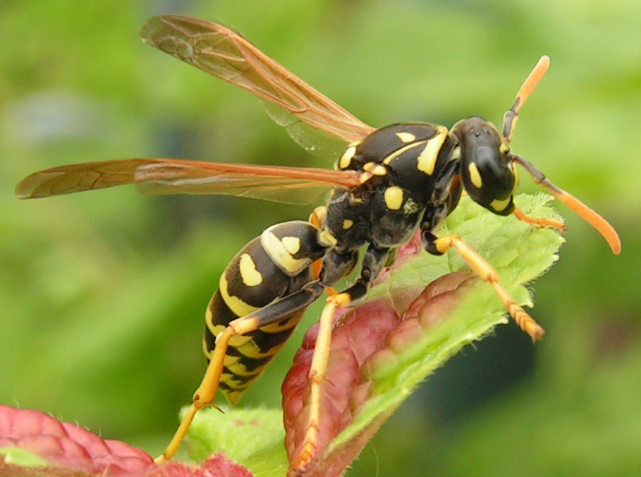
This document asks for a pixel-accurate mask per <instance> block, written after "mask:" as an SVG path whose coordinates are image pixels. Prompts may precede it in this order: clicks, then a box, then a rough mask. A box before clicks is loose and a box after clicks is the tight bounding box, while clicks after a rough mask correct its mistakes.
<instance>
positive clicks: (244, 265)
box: [239, 253, 263, 287]
mask: <svg viewBox="0 0 641 477" xmlns="http://www.w3.org/2000/svg"><path fill="white" fill-rule="evenodd" d="M239 269H240V277H241V278H242V279H243V283H244V284H245V285H247V286H248V287H255V286H256V285H260V284H261V283H263V275H262V274H261V273H260V272H259V271H258V270H256V264H255V263H254V259H253V258H252V257H251V255H249V254H248V253H243V254H242V255H241V256H240V264H239Z"/></svg>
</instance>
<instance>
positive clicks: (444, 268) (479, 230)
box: [191, 194, 564, 475]
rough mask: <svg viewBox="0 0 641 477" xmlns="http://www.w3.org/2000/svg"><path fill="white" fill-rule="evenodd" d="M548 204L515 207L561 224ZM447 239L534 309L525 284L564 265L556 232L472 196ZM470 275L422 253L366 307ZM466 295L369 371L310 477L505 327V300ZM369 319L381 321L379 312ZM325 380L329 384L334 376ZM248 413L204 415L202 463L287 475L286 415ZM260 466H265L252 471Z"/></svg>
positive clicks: (485, 288)
mask: <svg viewBox="0 0 641 477" xmlns="http://www.w3.org/2000/svg"><path fill="white" fill-rule="evenodd" d="M550 200H552V198H551V197H550V196H548V195H545V194H539V195H536V196H529V195H520V196H518V197H517V199H516V202H517V205H518V207H520V208H521V209H522V210H523V211H524V212H525V213H526V214H528V215H532V216H534V217H546V218H554V219H558V218H559V217H558V214H557V213H556V212H555V211H554V210H553V209H551V208H550V207H549V206H548V205H547V204H548V202H549V201H550ZM448 233H456V234H458V235H459V236H460V237H461V238H462V240H463V241H465V242H466V243H467V244H468V245H470V246H472V247H473V248H474V249H475V250H477V251H478V252H479V253H480V254H481V255H482V256H483V257H485V258H487V260H488V261H489V262H490V263H491V264H492V265H493V266H494V267H495V268H496V270H497V271H498V273H499V276H500V277H501V282H502V284H503V286H504V287H505V288H506V289H507V291H508V292H509V293H510V294H511V295H512V297H513V298H515V299H516V300H517V301H518V302H519V303H520V304H522V305H528V306H531V304H532V297H531V294H530V292H529V291H528V289H527V288H526V287H525V284H526V283H527V282H529V281H531V280H533V279H535V278H537V277H539V276H540V275H542V274H543V273H544V272H545V271H546V270H547V269H548V268H549V267H550V266H551V265H552V264H553V263H554V262H555V261H556V260H557V259H558V256H557V255H556V252H557V250H558V249H559V247H560V245H561V244H562V243H563V241H564V240H563V238H562V237H561V236H560V235H559V233H558V232H557V231H555V230H551V229H544V228H537V227H532V226H530V225H528V224H526V223H524V222H521V221H519V220H517V219H516V218H515V217H513V216H510V217H507V218H506V217H499V216H496V215H494V214H492V213H490V212H488V211H486V210H484V209H482V208H481V207H479V206H478V205H476V204H475V203H473V202H472V201H471V200H469V199H467V198H464V199H463V200H462V201H461V204H460V205H459V207H458V208H457V209H456V210H455V211H454V213H453V214H452V215H451V216H450V217H449V218H448V220H447V223H446V226H445V227H443V229H442V230H439V231H438V235H439V236H444V235H446V234H448ZM465 270H468V267H467V265H466V262H465V260H464V259H463V258H462V257H461V256H460V255H459V254H458V253H457V252H456V251H455V250H450V251H448V252H447V253H446V254H444V255H443V256H440V257H435V256H432V255H429V254H427V253H424V252H423V253H421V254H419V255H418V256H416V257H414V258H410V259H409V260H406V261H404V262H403V263H402V264H401V265H398V266H397V265H395V266H394V267H393V268H392V270H391V273H390V276H389V277H388V278H387V279H386V280H385V281H384V282H383V283H381V284H379V285H377V286H376V287H374V288H373V289H372V290H371V292H370V294H369V296H368V304H369V302H374V300H376V299H382V300H383V301H384V302H388V303H394V304H395V305H396V304H397V303H399V302H400V301H401V300H402V299H403V298H404V297H405V296H406V295H407V294H408V293H410V294H411V293H414V296H418V295H419V294H420V293H421V291H422V290H423V289H425V287H427V286H428V285H429V284H430V283H432V282H434V281H435V280H436V279H438V278H439V277H443V276H446V275H448V274H450V273H452V272H458V271H465ZM468 271H469V270H468ZM460 296H461V298H460V299H459V298H458V297H459V295H457V300H458V301H459V302H458V303H457V306H456V309H455V311H454V312H452V313H451V314H450V315H449V317H448V318H447V319H443V320H440V321H439V322H438V323H437V324H435V325H434V326H431V325H430V327H429V329H427V330H425V332H424V333H422V336H419V337H416V336H413V337H412V339H411V340H410V341H411V343H410V342H409V341H408V342H407V344H406V345H404V344H403V342H400V346H399V342H398V340H397V341H396V342H395V345H394V350H393V359H389V360H383V361H382V362H381V360H378V361H373V363H374V364H372V366H371V369H367V370H366V371H362V372H361V374H363V373H365V374H364V376H366V380H369V384H371V387H370V390H369V394H368V396H367V399H365V400H364V402H363V403H362V405H360V406H359V407H357V409H356V411H355V413H354V417H353V420H352V421H351V422H349V423H348V425H347V426H345V428H344V429H343V430H342V431H341V432H340V433H338V435H336V436H335V438H334V439H333V441H332V442H331V443H330V444H329V445H328V446H327V447H326V448H325V449H324V450H321V451H320V452H319V454H320V455H318V456H317V457H316V458H315V459H314V461H313V462H312V465H311V468H312V470H311V472H310V474H309V475H326V473H327V472H328V469H332V472H337V471H336V468H337V467H338V468H339V469H342V468H344V466H346V465H347V464H348V462H344V460H345V455H349V456H350V458H353V457H354V456H356V455H357V454H358V452H359V451H360V449H362V447H363V446H364V445H365V444H366V442H367V441H368V440H369V439H370V438H371V437H372V436H373V435H374V433H375V432H376V431H377V429H378V428H379V427H380V426H381V425H382V423H383V422H384V421H385V420H386V419H387V418H388V417H389V416H390V415H391V414H392V412H393V411H394V410H395V409H396V408H397V407H398V406H399V405H400V404H401V403H402V402H403V401H404V400H405V399H407V397H408V396H409V395H410V394H411V393H412V391H413V390H414V389H415V388H416V387H417V386H418V385H419V384H420V383H421V382H422V381H424V380H425V379H426V378H427V377H428V376H429V375H430V374H431V373H433V372H434V370H435V369H437V368H438V367H440V366H442V365H443V364H444V363H445V362H446V361H447V360H448V359H449V358H450V357H452V356H453V355H455V354H456V353H457V352H458V351H460V350H461V349H462V348H463V347H464V346H465V345H467V344H469V343H471V342H473V341H476V340H479V339H481V338H482V337H483V336H485V335H487V334H488V333H489V332H491V330H492V328H493V327H494V326H496V325H498V324H501V323H506V322H507V319H506V310H505V309H504V306H503V304H502V302H501V301H500V300H499V298H498V297H497V295H496V294H495V292H494V290H493V288H492V287H491V286H490V285H489V284H487V283H485V282H483V281H482V280H478V281H477V283H476V284H475V285H474V286H473V287H472V289H471V291H469V292H468V293H465V294H461V295H460ZM379 301H380V300H379ZM435 306H436V305H435ZM403 312H404V310H403V311H401V313H403ZM367 319H369V320H375V319H376V315H375V313H374V314H372V315H371V316H368V317H367V318H365V320H367ZM369 323H371V321H369ZM512 325H513V324H512ZM335 331H336V330H335ZM390 335H391V333H390ZM355 346H356V345H355ZM383 351H389V350H383ZM374 354H376V353H374ZM389 354H390V353H388V355H389ZM330 359H331V358H330ZM327 381H329V382H330V384H331V382H332V378H328V379H327ZM345 392H346V393H347V392H350V390H346V391H345ZM350 402H353V401H350ZM246 412H248V413H249V414H247V415H246V416H245V415H244V414H243V412H241V413H240V414H238V411H236V412H230V413H229V414H226V415H224V416H223V415H221V414H220V413H219V412H217V411H214V412H209V413H207V414H205V413H200V415H199V416H198V423H195V424H194V426H193V427H192V429H191V436H192V439H193V440H194V441H195V442H198V444H196V445H195V449H199V450H198V451H195V452H194V454H193V455H194V457H196V458H203V457H205V456H206V455H208V454H209V453H211V452H213V451H215V450H219V449H224V450H225V453H226V454H227V455H228V456H229V457H230V458H232V459H234V460H237V461H238V462H241V463H245V464H246V465H247V466H248V467H250V468H251V469H252V470H253V471H254V472H256V473H257V475H285V470H284V469H285V468H286V459H285V457H284V453H283V452H282V444H281V442H282V438H283V434H282V430H281V428H280V422H281V421H282V418H281V416H280V412H276V411H264V410H262V411H252V412H256V413H257V414H255V415H254V414H251V413H250V412H249V411H246ZM264 416H269V419H268V418H267V417H264ZM241 422H242V423H243V424H242V425H239V423H241ZM251 422H256V423H261V426H260V428H258V427H257V428H255V429H254V428H253V427H252V426H251V424H250V423H251ZM268 422H269V423H271V424H267V423H268ZM262 423H265V427H263V426H262ZM276 423H278V424H276ZM248 430H249V431H251V432H248ZM205 443H206V444H205ZM258 456H261V457H260V458H258ZM337 461H338V463H337ZM255 464H259V466H258V467H254V465H255ZM270 466H271V468H270ZM327 475H338V474H327Z"/></svg>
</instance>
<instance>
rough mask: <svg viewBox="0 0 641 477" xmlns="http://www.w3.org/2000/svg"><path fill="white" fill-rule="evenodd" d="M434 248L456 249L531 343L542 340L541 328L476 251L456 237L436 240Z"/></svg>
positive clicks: (447, 236)
mask: <svg viewBox="0 0 641 477" xmlns="http://www.w3.org/2000/svg"><path fill="white" fill-rule="evenodd" d="M434 246H435V247H436V249H437V250H438V251H439V252H441V253H445V252H446V251H448V250H449V249H451V248H454V249H456V250H457V251H458V253H460V254H461V256H462V257H463V258H464V259H465V261H466V262H467V263H468V265H469V266H470V267H471V268H472V270H474V272H475V273H476V274H477V275H478V276H479V277H480V278H482V279H483V280H485V281H486V282H488V283H489V284H490V285H492V287H494V290H495V291H496V294H497V295H498V296H499V298H500V299H501V301H502V302H503V304H504V305H505V308H507V310H508V312H509V313H510V315H511V316H512V318H514V321H516V323H517V324H518V325H519V326H520V327H521V329H522V330H523V331H525V332H526V333H527V334H528V335H530V337H531V338H532V341H534V342H536V341H539V340H540V339H541V338H543V335H545V331H544V330H543V328H541V326H539V324H538V323H537V322H536V321H534V318H532V317H531V316H530V315H529V314H528V313H527V312H526V311H525V310H524V309H523V308H521V306H519V304H518V303H517V302H516V301H514V298H512V297H511V296H510V294H509V293H508V292H507V291H506V290H505V288H503V286H502V285H501V284H500V283H499V274H498V272H497V271H496V270H495V269H494V267H492V265H490V264H489V263H488V262H487V260H485V259H484V258H483V257H482V256H481V255H479V253H478V252H477V251H476V250H474V249H473V248H472V247H470V246H469V245H467V244H466V243H465V242H463V241H462V240H461V238H460V237H459V236H458V235H446V236H445V237H441V238H437V239H436V240H434Z"/></svg>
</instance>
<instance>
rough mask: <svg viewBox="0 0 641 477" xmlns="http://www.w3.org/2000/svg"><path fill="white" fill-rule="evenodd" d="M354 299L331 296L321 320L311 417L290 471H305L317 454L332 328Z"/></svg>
mask: <svg viewBox="0 0 641 477" xmlns="http://www.w3.org/2000/svg"><path fill="white" fill-rule="evenodd" d="M350 302H351V297H350V295H349V293H339V294H337V295H333V296H330V297H329V298H328V299H327V304H326V305H325V308H324V309H323V313H322V314H321V317H320V322H319V329H318V336H317V338H316V344H315V346H314V356H313V358H312V365H311V368H310V370H309V383H310V395H309V416H308V418H307V426H306V430H305V438H304V441H303V445H302V446H301V450H300V452H299V454H298V456H297V457H296V458H295V459H294V460H293V461H292V463H291V468H293V469H302V468H304V467H305V466H306V465H307V464H308V463H309V462H310V461H311V460H312V459H313V458H314V455H315V454H316V442H317V440H318V432H319V426H320V415H321V391H322V384H323V382H324V380H325V374H326V372H327V361H328V360H329V351H330V345H331V341H332V329H333V325H334V316H335V314H336V310H337V309H338V308H341V307H343V306H347V305H349V303H350Z"/></svg>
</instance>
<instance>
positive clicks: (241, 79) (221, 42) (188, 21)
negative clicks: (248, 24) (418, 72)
mask: <svg viewBox="0 0 641 477" xmlns="http://www.w3.org/2000/svg"><path fill="white" fill-rule="evenodd" d="M141 35H142V37H143V39H144V41H145V42H146V43H148V44H150V45H152V46H155V47H156V48H158V49H160V50H161V51H164V52H165V53H168V54H170V55H172V56H174V57H176V58H178V59H180V60H182V61H184V62H186V63H189V64H191V65H193V66H195V67H196V68H198V69H200V70H202V71H204V72H206V73H209V74H211V75H213V76H215V77H217V78H220V79H222V80H223V81H226V82H228V83H230V84H233V85H235V86H238V87H239V88H242V89H244V90H246V91H249V92H250V93H252V94H253V95H254V96H257V97H258V98H261V99H262V100H264V101H266V102H267V103H270V104H271V105H274V106H276V107H277V108H278V110H275V109H274V108H273V107H269V106H268V107H267V109H268V113H269V115H270V116H271V117H272V119H274V121H276V122H277V123H278V124H280V125H281V126H283V127H285V128H286V129H287V131H288V132H289V134H290V136H291V137H292V139H294V141H296V142H297V143H298V144H300V145H301V146H302V147H304V148H305V149H307V150H309V151H310V152H313V153H315V154H317V155H324V156H334V155H335V154H336V144H331V143H332V142H338V143H342V145H343V147H344V145H345V144H346V143H350V142H353V141H358V140H360V139H362V138H363V137H365V136H366V135H368V134H369V133H371V132H373V131H374V128H372V127H371V126H368V125H367V124H365V123H363V122H362V121H361V120H359V119H358V118H356V117H355V116H353V115H352V114H350V113H349V112H347V111H346V110H345V109H343V108H342V107H341V106H339V105H338V104H336V103H335V102H333V101H332V100H331V99H329V98H327V97H326V96H325V95H323V94H322V93H320V92H319V91H317V90H316V89H315V88H313V87H312V86H310V85H309V84H307V83H306V82H304V81H303V80H301V79H300V78H298V77H297V76H296V75H294V74H293V73H291V72H290V71H288V70H286V69H285V68H284V67H282V66H281V65H279V64H278V63H276V62H275V61H274V60H272V59H271V58H269V57H268V56H267V55H265V54H264V53H263V52H261V51H260V50H258V49H257V48H256V47H255V46H254V45H252V44H251V43H250V42H248V41H247V40H245V39H244V38H243V37H242V36H240V35H239V34H238V33H236V32H234V31H232V30H230V29H229V28H226V27H224V26H222V25H219V24H216V23H211V22H206V21H203V20H198V19H195V18H189V17H183V16H178V15H164V16H160V17H155V18H152V19H151V20H149V21H148V22H147V23H146V24H145V25H144V26H143V28H142V30H141ZM301 123H302V124H301ZM332 158H333V157H332Z"/></svg>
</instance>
